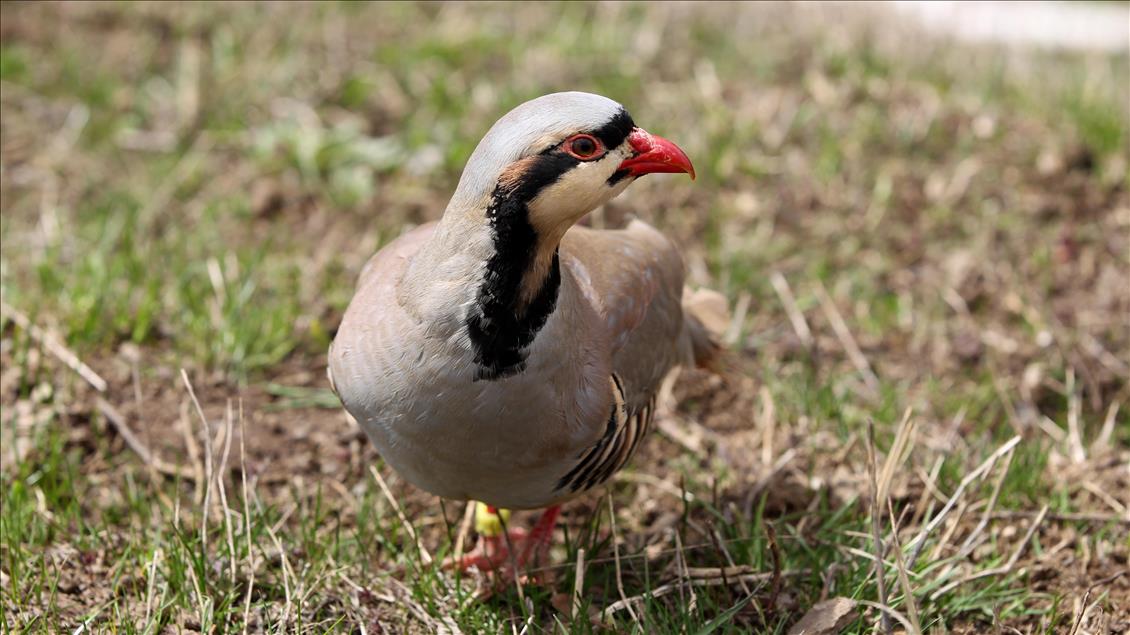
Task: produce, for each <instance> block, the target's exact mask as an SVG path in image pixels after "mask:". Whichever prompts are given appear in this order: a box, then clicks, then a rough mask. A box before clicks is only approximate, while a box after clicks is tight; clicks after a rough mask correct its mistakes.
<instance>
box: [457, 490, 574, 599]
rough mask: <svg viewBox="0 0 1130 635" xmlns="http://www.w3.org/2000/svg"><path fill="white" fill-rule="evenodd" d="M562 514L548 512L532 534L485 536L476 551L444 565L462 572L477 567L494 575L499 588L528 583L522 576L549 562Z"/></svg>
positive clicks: (509, 532) (554, 509) (512, 531)
mask: <svg viewBox="0 0 1130 635" xmlns="http://www.w3.org/2000/svg"><path fill="white" fill-rule="evenodd" d="M559 512H560V509H559V508H558V507H551V508H549V509H547V510H545V512H544V513H543V514H542V516H541V518H540V519H539V520H538V522H537V524H535V525H534V527H533V528H532V529H531V530H530V531H526V530H525V529H522V528H520V527H516V528H514V529H509V530H506V531H505V532H498V533H497V534H494V535H486V534H484V535H481V536H480V538H479V542H478V544H476V545H475V548H474V549H472V550H471V551H469V552H467V553H465V554H463V556H462V557H460V558H458V559H451V560H449V561H447V562H445V563H444V565H445V567H448V568H457V569H459V570H461V571H466V570H468V569H470V568H472V567H473V568H475V569H478V570H479V571H481V572H483V573H490V574H493V577H494V579H495V582H496V584H498V585H500V586H502V585H507V584H510V583H512V582H514V580H515V579H517V580H518V581H519V582H525V581H526V577H525V576H522V577H519V576H520V575H521V573H522V572H524V571H526V570H527V569H528V567H530V566H537V565H539V564H544V563H546V562H549V548H550V546H552V544H553V528H554V526H555V525H556V523H557V515H558V513H559ZM488 513H493V512H488Z"/></svg>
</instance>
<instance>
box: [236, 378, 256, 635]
mask: <svg viewBox="0 0 1130 635" xmlns="http://www.w3.org/2000/svg"><path fill="white" fill-rule="evenodd" d="M245 438H247V428H246V427H245V426H244V424H243V399H240V400H239V475H240V480H241V481H242V488H243V490H242V491H243V537H244V538H246V539H247V570H248V573H247V595H245V596H244V598H243V635H247V628H248V622H250V621H251V592H252V591H253V590H254V589H255V565H254V563H253V562H252V559H251V508H250V507H249V505H248V496H247V449H246V448H245V447H244V443H243V440H244V439H245Z"/></svg>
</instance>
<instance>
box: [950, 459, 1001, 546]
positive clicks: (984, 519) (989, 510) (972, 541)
mask: <svg viewBox="0 0 1130 635" xmlns="http://www.w3.org/2000/svg"><path fill="white" fill-rule="evenodd" d="M1012 456H1013V455H1012V453H1009V454H1008V455H1007V456H1005V459H1004V463H1003V464H1002V465H1001V468H1000V471H999V472H998V473H997V480H996V482H995V483H993V493H992V495H991V496H989V504H988V505H986V506H985V511H984V512H982V513H981V521H980V522H978V523H977V526H976V527H974V528H973V531H971V532H969V536H968V537H967V538H966V539H965V542H963V543H961V548H960V549H958V551H957V557H958V558H964V557H965V556H967V555H969V552H971V551H973V549H974V547H976V546H977V542H976V540H977V537H978V536H980V535H981V532H982V531H984V530H985V527H986V526H988V524H989V518H991V517H992V515H993V510H994V509H996V507H997V499H999V498H1000V495H1001V486H1002V485H1004V478H1005V476H1008V468H1009V467H1011V466H1012Z"/></svg>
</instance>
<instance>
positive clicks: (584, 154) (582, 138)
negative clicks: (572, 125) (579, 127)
mask: <svg viewBox="0 0 1130 635" xmlns="http://www.w3.org/2000/svg"><path fill="white" fill-rule="evenodd" d="M564 148H565V152H567V153H569V154H570V155H572V156H574V157H576V158H578V159H582V160H587V159H595V158H596V157H598V156H600V155H601V154H603V153H604V148H602V147H601V145H600V141H598V140H597V139H596V137H593V136H591V135H587V134H579V135H574V136H572V137H569V138H568V139H566V140H565V145H564Z"/></svg>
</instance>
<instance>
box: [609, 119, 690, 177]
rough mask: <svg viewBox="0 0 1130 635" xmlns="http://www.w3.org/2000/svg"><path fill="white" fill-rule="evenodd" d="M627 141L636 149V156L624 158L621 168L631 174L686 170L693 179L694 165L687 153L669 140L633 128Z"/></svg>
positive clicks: (640, 174) (641, 129)
mask: <svg viewBox="0 0 1130 635" xmlns="http://www.w3.org/2000/svg"><path fill="white" fill-rule="evenodd" d="M628 143H630V144H632V149H633V150H635V151H636V156H634V157H632V158H630V159H625V160H624V161H623V162H622V163H621V164H620V169H621V170H627V171H628V174H630V175H632V176H643V175H645V174H652V173H654V172H675V173H678V172H686V173H687V174H689V175H691V179H694V166H693V165H691V160H690V159H688V158H687V154H686V153H685V152H683V151H682V150H681V149H680V148H679V146H677V145H675V144H674V143H671V142H670V141H668V140H666V139H664V138H663V137H659V136H656V135H653V134H651V133H650V132H648V131H646V130H644V129H643V128H635V129H633V130H632V132H631V133H630V134H629V135H628Z"/></svg>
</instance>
